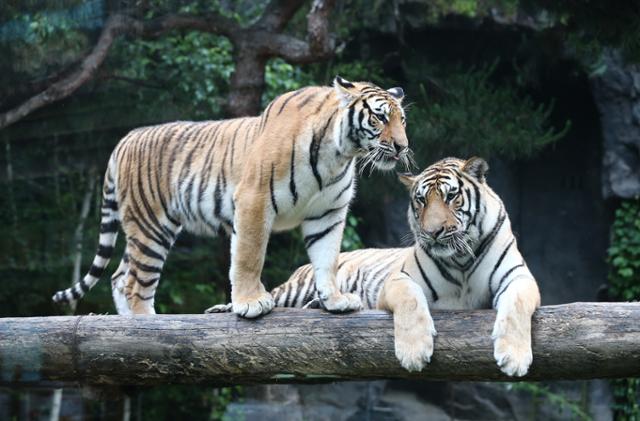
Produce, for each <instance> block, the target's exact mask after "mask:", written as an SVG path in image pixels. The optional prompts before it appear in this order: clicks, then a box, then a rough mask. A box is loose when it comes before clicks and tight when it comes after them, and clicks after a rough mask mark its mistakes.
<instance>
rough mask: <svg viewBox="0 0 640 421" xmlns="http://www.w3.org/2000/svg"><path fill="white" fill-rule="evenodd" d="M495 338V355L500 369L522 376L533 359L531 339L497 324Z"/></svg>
mask: <svg viewBox="0 0 640 421" xmlns="http://www.w3.org/2000/svg"><path fill="white" fill-rule="evenodd" d="M491 337H492V338H493V340H494V342H493V357H494V358H495V359H496V362H497V363H498V366H499V367H500V370H502V372H503V373H504V374H506V375H508V376H516V377H522V376H524V375H525V374H527V372H528V371H529V366H530V365H531V362H532V361H533V353H532V352H531V340H530V339H528V338H526V337H523V336H521V335H517V334H509V333H507V332H504V331H503V329H500V327H499V326H496V328H494V330H493V334H492V335H491Z"/></svg>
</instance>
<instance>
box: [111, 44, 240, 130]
mask: <svg viewBox="0 0 640 421" xmlns="http://www.w3.org/2000/svg"><path fill="white" fill-rule="evenodd" d="M231 53H232V48H231V43H230V42H229V40H228V39H227V38H225V37H222V36H218V35H213V34H209V33H203V32H195V31H191V32H186V33H184V34H181V33H172V34H170V35H167V36H164V37H162V38H159V39H155V40H143V39H136V40H134V41H130V40H120V41H119V42H118V44H117V46H116V49H115V51H114V58H113V62H112V63H111V66H112V67H113V68H117V69H119V70H118V71H117V73H116V76H117V77H121V78H124V80H127V81H132V83H136V82H138V83H139V84H140V85H143V87H151V88H153V89H141V90H138V92H137V93H138V97H139V98H138V101H137V104H139V106H140V107H141V108H144V107H146V104H147V103H148V102H157V101H162V102H165V103H167V104H173V105H174V106H176V107H179V108H180V109H182V110H183V112H184V113H185V116H190V118H200V119H202V118H212V116H221V115H222V105H223V103H224V98H225V97H226V96H227V94H228V92H229V78H230V77H231V73H232V72H233V60H232V57H231Z"/></svg>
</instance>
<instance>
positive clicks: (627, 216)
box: [607, 199, 640, 301]
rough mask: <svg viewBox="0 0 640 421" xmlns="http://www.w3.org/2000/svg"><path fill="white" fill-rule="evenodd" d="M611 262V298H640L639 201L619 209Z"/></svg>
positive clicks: (612, 242)
mask: <svg viewBox="0 0 640 421" xmlns="http://www.w3.org/2000/svg"><path fill="white" fill-rule="evenodd" d="M607 254H608V261H609V265H610V271H609V284H610V288H611V295H612V296H613V297H615V298H616V299H619V300H624V301H632V300H639V299H640V200H639V199H633V200H625V201H623V202H622V203H621V205H620V207H619V208H618V209H617V210H616V214H615V219H614V221H613V227H612V237H611V245H610V246H609V250H608V252H607Z"/></svg>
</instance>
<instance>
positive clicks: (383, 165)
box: [374, 158, 398, 171]
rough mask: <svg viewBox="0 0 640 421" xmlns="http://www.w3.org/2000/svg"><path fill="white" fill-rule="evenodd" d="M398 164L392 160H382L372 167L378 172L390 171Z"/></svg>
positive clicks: (395, 160)
mask: <svg viewBox="0 0 640 421" xmlns="http://www.w3.org/2000/svg"><path fill="white" fill-rule="evenodd" d="M397 163H398V160H397V159H394V158H382V159H379V160H378V161H376V162H375V164H374V166H375V168H376V169H377V170H378V171H392V170H394V169H395V168H396V164H397Z"/></svg>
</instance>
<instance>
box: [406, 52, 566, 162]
mask: <svg viewBox="0 0 640 421" xmlns="http://www.w3.org/2000/svg"><path fill="white" fill-rule="evenodd" d="M496 64H497V62H494V63H493V64H492V65H485V66H482V67H479V68H477V69H471V70H462V69H461V68H460V67H455V68H453V69H450V68H447V67H446V66H445V67H442V68H434V67H433V66H426V65H423V66H415V67H413V69H416V70H415V71H410V72H411V74H412V77H411V80H412V83H413V84H414V86H413V87H412V88H411V89H410V92H414V95H417V97H413V98H411V99H414V100H415V102H414V103H413V104H410V105H409V107H408V111H407V120H408V122H407V128H408V134H409V138H410V139H412V141H413V144H414V145H415V148H416V151H417V155H418V157H419V158H425V157H426V156H428V157H429V159H428V160H427V161H432V160H433V159H434V158H436V157H441V156H447V155H454V156H463V157H466V156H472V155H478V156H482V157H485V158H490V157H492V156H496V155H497V156H500V157H503V158H508V159H514V158H523V157H527V156H531V155H532V154H533V153H535V152H536V151H538V150H540V149H541V148H542V147H543V146H545V145H548V144H550V143H553V142H555V141H557V140H558V139H560V138H562V137H563V136H564V135H565V134H566V133H567V131H568V130H569V127H570V124H569V122H567V123H565V126H564V128H562V129H560V130H557V129H555V128H554V127H552V126H551V124H550V122H549V118H550V115H551V113H552V111H553V104H550V105H543V104H536V103H535V102H534V101H533V100H532V99H531V98H530V97H528V96H526V95H522V93H521V92H519V91H518V90H517V89H516V88H514V87H513V86H511V85H510V84H509V83H501V84H500V85H499V86H496V85H494V84H493V83H492V82H491V77H492V75H493V74H494V71H495V68H496ZM418 72H419V73H418ZM425 75H429V76H425ZM421 164H424V161H423V162H421Z"/></svg>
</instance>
